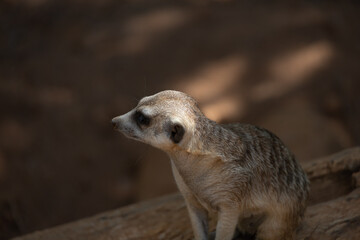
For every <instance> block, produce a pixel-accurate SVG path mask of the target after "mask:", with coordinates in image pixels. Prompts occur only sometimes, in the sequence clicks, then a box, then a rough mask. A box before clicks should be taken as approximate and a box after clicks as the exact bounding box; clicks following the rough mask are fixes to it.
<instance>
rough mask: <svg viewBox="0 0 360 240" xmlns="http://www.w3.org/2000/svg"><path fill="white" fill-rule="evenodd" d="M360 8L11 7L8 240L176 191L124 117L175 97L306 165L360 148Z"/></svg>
mask: <svg viewBox="0 0 360 240" xmlns="http://www.w3.org/2000/svg"><path fill="white" fill-rule="evenodd" d="M359 5H360V4H359V2H358V1H320V0H319V1H291V3H290V2H289V1H285V0H282V1H280V0H276V1H266V0H263V1H261V0H259V1H254V0H252V1H251V0H248V1H208V0H197V1H196V0H193V1H190V0H188V1H172V0H128V1H126V0H121V1H120V0H117V1H116V0H62V1H60V0H58V1H57V0H0V110H1V111H0V239H8V238H10V237H12V236H16V235H21V234H25V233H29V232H32V231H35V230H39V229H44V228H47V227H51V226H54V225H58V224H62V223H65V222H68V221H72V220H76V219H79V218H83V217H87V216H91V215H93V214H96V213H99V212H101V211H106V210H110V209H114V208H118V207H121V206H124V205H126V204H130V203H134V202H136V201H141V200H146V199H150V198H154V197H157V196H160V195H163V194H167V193H171V192H175V191H177V190H176V186H175V183H174V180H173V178H172V174H171V170H170V164H169V160H168V159H167V156H166V155H165V154H164V153H162V152H160V151H159V150H156V149H153V148H151V147H149V146H146V145H144V144H141V143H138V142H135V141H132V140H128V139H126V138H125V137H123V136H122V135H121V134H119V133H117V132H114V131H113V130H112V127H111V124H110V120H111V118H113V117H115V116H117V115H120V114H122V113H125V112H127V111H128V110H130V109H131V108H133V107H134V106H135V105H136V104H137V102H138V100H139V99H141V98H142V97H143V96H146V95H152V94H154V93H156V92H158V91H161V90H165V89H175V90H180V91H184V92H186V93H188V94H190V95H192V96H193V97H195V98H196V99H197V100H198V101H199V102H200V106H201V109H202V110H203V112H204V113H205V114H206V115H207V116H208V117H209V118H211V119H213V120H216V121H219V122H223V123H225V122H232V121H240V122H245V123H251V124H256V125H259V126H262V127H265V128H268V129H270V130H271V131H273V132H275V133H276V134H277V135H278V136H279V137H280V138H281V139H282V140H283V141H284V142H285V144H286V145H288V146H289V147H290V149H291V150H292V151H293V152H294V153H295V155H296V156H297V157H298V159H299V160H300V161H301V162H302V163H304V162H306V161H310V160H312V159H315V158H318V157H322V156H325V155H328V154H331V153H334V152H337V151H339V150H342V149H344V148H348V147H351V146H355V145H359V143H360V126H359V117H360V107H359V103H360V94H359V90H360V44H359V43H360V11H359V10H360V7H359Z"/></svg>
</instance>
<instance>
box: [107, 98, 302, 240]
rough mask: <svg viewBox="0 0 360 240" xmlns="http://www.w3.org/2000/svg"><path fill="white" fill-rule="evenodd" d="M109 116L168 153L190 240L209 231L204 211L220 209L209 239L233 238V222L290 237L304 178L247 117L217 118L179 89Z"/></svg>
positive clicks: (270, 236)
mask: <svg viewBox="0 0 360 240" xmlns="http://www.w3.org/2000/svg"><path fill="white" fill-rule="evenodd" d="M112 124H113V126H114V128H115V129H116V130H118V131H120V132H121V133H123V134H124V135H125V136H127V137H129V138H132V139H135V140H137V141H141V142H144V143H147V144H150V145H152V146H154V147H156V148H159V149H161V150H163V151H165V152H166V153H167V154H168V155H169V157H170V160H171V165H172V170H173V175H174V177H175V180H176V183H177V185H178V188H179V190H180V192H181V193H182V195H183V196H184V198H185V202H186V205H187V208H188V213H189V216H190V220H191V224H192V227H193V230H194V235H195V239H196V240H206V239H208V236H209V233H208V215H209V213H215V215H217V216H218V220H217V221H218V222H217V226H216V237H215V240H231V239H232V237H233V236H234V233H235V229H236V228H237V229H238V230H239V231H240V232H242V233H250V234H251V235H256V239H261V240H280V239H281V240H293V239H294V236H295V232H296V229H297V227H298V226H299V224H300V221H301V219H302V217H303V214H304V211H305V208H306V201H307V197H308V193H309V181H308V179H307V177H306V174H305V172H304V171H303V169H302V168H301V166H300V164H299V162H298V161H297V160H296V158H295V157H294V155H293V154H292V153H291V152H290V150H289V149H288V148H287V147H286V146H285V145H284V144H283V142H282V141H281V140H280V139H279V138H278V137H277V136H276V135H275V134H273V133H271V132H270V131H268V130H266V129H263V128H260V127H256V126H253V125H249V124H240V123H233V124H218V123H216V122H214V121H212V120H210V119H208V118H207V117H206V116H205V115H204V114H203V113H202V112H201V111H200V109H199V107H198V104H197V102H196V101H195V100H194V99H193V98H192V97H190V96H188V95H187V94H185V93H182V92H177V91H163V92H160V93H157V94H155V95H152V96H149V97H144V98H143V99H141V100H140V102H139V103H138V105H137V106H136V107H135V108H134V109H133V110H131V111H130V112H128V113H126V114H124V115H121V116H118V117H116V118H114V119H112ZM211 215H213V214H211Z"/></svg>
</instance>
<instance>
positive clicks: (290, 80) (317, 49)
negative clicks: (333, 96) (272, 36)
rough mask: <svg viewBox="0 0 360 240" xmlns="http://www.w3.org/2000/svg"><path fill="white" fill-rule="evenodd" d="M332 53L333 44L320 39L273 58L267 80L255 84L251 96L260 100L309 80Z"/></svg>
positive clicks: (279, 93)
mask: <svg viewBox="0 0 360 240" xmlns="http://www.w3.org/2000/svg"><path fill="white" fill-rule="evenodd" d="M333 55H334V49H333V46H332V45H331V44H330V43H328V42H325V41H320V42H317V43H313V44H311V45H309V46H306V47H304V48H301V49H298V50H296V51H294V52H291V53H288V54H286V55H283V56H281V57H279V58H277V59H275V60H273V61H272V62H271V63H270V65H269V75H270V76H269V80H268V81H265V82H263V83H261V84H259V85H257V86H255V87H254V88H253V90H252V93H251V97H252V98H253V100H256V101H262V100H266V99H267V98H270V97H276V96H280V95H281V94H283V93H285V92H287V91H290V90H291V89H294V88H295V87H297V86H299V85H300V84H303V83H304V82H305V81H307V80H309V76H310V75H311V74H313V73H314V72H315V71H317V70H319V69H320V68H321V67H323V66H324V65H325V64H327V63H328V61H329V60H330V59H331V58H332V57H333Z"/></svg>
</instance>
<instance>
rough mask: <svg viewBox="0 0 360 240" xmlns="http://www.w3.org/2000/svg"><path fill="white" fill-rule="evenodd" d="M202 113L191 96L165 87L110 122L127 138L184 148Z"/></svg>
mask: <svg viewBox="0 0 360 240" xmlns="http://www.w3.org/2000/svg"><path fill="white" fill-rule="evenodd" d="M201 114H202V113H201V111H200V110H199V108H198V106H197V102H196V101H195V100H194V99H193V98H192V97H190V96H188V95H186V94H185V93H182V92H177V91H171V90H167V91H163V92H159V93H157V94H155V95H152V96H148V97H144V98H143V99H141V100H140V102H139V103H138V105H137V106H136V107H135V108H134V109H132V110H131V111H130V112H128V113H126V114H124V115H121V116H118V117H115V118H113V119H112V124H113V126H114V129H115V130H118V131H120V132H121V133H123V134H124V135H125V136H126V137H129V138H132V139H135V140H138V141H141V142H144V143H147V144H150V145H152V146H154V147H157V148H160V149H162V150H164V151H171V150H174V149H184V150H187V149H189V148H191V139H192V137H193V134H194V129H195V121H196V118H197V117H198V116H200V115H201Z"/></svg>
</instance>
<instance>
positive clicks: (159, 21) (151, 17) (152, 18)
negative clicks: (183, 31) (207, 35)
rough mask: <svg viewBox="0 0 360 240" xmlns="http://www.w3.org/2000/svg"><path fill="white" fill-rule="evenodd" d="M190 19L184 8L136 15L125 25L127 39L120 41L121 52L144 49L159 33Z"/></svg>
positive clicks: (135, 51) (130, 52)
mask: <svg viewBox="0 0 360 240" xmlns="http://www.w3.org/2000/svg"><path fill="white" fill-rule="evenodd" d="M187 20H189V17H188V14H187V12H186V11H184V10H180V9H174V8H167V9H161V10H156V11H152V12H150V13H146V14H142V15H139V16H135V17H133V18H131V19H130V20H128V21H127V22H126V24H125V27H124V32H125V34H124V36H125V39H123V41H121V42H120V46H119V47H120V52H121V53H123V54H134V53H139V52H141V51H143V50H144V49H145V48H146V47H147V46H149V44H151V43H152V41H153V40H154V38H155V37H158V36H159V34H161V33H164V32H166V31H169V30H171V29H173V28H176V27H178V26H180V25H182V24H184V23H185V22H186V21H187Z"/></svg>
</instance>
